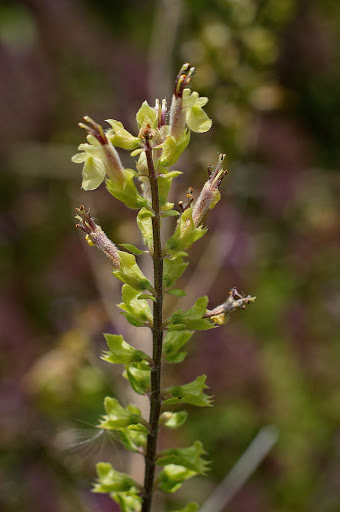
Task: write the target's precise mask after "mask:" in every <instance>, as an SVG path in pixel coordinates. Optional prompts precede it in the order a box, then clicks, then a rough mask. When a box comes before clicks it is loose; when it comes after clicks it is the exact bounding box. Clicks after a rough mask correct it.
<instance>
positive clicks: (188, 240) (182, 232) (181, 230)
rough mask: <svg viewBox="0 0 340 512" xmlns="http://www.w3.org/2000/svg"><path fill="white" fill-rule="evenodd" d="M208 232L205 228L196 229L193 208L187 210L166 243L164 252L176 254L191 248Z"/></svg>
mask: <svg viewBox="0 0 340 512" xmlns="http://www.w3.org/2000/svg"><path fill="white" fill-rule="evenodd" d="M206 232H207V229H206V228H203V226H198V227H195V225H194V221H193V220H192V207H190V208H187V209H186V210H185V211H184V212H183V213H182V215H181V217H180V219H179V222H178V224H177V227H176V229H175V232H174V234H173V235H172V237H171V238H169V240H168V241H167V242H166V244H165V247H164V252H165V253H166V254H174V253H176V252H178V251H183V250H184V249H187V248H189V247H190V246H191V245H192V244H193V243H194V242H196V241H197V240H199V239H200V238H202V236H204V235H205V233H206Z"/></svg>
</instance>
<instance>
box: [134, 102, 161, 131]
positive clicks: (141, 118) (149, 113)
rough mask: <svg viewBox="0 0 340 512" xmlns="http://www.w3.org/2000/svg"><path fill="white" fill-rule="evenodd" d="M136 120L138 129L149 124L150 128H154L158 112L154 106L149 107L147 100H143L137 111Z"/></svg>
mask: <svg viewBox="0 0 340 512" xmlns="http://www.w3.org/2000/svg"><path fill="white" fill-rule="evenodd" d="M136 120H137V125H138V128H139V129H141V128H143V127H145V126H146V125H148V124H149V125H150V126H151V128H153V129H154V130H156V128H157V124H158V113H157V112H156V110H155V109H154V108H152V107H150V105H149V104H148V102H147V101H144V102H143V104H142V106H141V108H140V109H139V110H138V112H137V115H136Z"/></svg>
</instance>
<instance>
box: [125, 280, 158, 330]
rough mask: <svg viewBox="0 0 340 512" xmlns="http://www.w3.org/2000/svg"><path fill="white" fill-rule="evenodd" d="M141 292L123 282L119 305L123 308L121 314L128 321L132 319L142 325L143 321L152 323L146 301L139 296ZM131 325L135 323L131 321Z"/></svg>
mask: <svg viewBox="0 0 340 512" xmlns="http://www.w3.org/2000/svg"><path fill="white" fill-rule="evenodd" d="M140 296H141V293H140V291H139V290H136V289H135V288H132V286H130V285H128V284H125V285H124V286H123V288H122V299H123V302H121V303H120V304H119V307H120V308H121V309H122V310H123V315H124V316H125V317H126V318H127V319H128V320H129V321H130V320H131V319H134V321H135V323H137V324H138V325H140V326H142V325H144V324H145V322H149V323H150V324H151V325H152V312H151V309H150V306H149V304H148V302H147V301H146V300H145V299H141V298H140ZM132 325H135V324H134V323H132Z"/></svg>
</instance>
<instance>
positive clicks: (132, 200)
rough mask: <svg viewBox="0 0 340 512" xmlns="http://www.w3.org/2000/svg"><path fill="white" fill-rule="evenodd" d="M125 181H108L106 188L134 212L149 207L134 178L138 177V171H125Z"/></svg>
mask: <svg viewBox="0 0 340 512" xmlns="http://www.w3.org/2000/svg"><path fill="white" fill-rule="evenodd" d="M122 172H123V174H124V180H123V182H122V183H117V182H113V181H112V180H109V179H107V180H106V188H107V190H108V191H109V192H110V194H111V195H112V196H113V197H115V198H116V199H118V200H119V201H121V202H122V203H124V204H125V205H126V206H127V207H128V208H132V210H138V209H139V208H143V207H144V206H147V200H146V199H145V198H144V197H143V196H142V195H141V194H140V193H139V192H138V190H137V188H136V185H135V184H134V181H133V178H134V177H135V176H136V171H134V170H133V169H123V171H122Z"/></svg>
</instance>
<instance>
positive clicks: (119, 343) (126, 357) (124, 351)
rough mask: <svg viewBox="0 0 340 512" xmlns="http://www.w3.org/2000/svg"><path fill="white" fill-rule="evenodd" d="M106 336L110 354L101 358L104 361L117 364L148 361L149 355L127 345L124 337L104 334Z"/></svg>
mask: <svg viewBox="0 0 340 512" xmlns="http://www.w3.org/2000/svg"><path fill="white" fill-rule="evenodd" d="M104 336H105V339H106V343H107V344H108V347H109V349H110V351H109V352H105V353H104V355H103V356H102V357H101V358H102V359H103V360H104V361H107V362H108V363H115V364H128V363H132V362H135V363H136V362H140V361H143V360H145V359H146V360H147V359H148V355H147V354H145V352H142V351H141V350H136V349H135V348H134V347H132V346H131V345H129V344H128V343H126V341H125V340H124V339H123V336H121V335H119V334H104Z"/></svg>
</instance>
